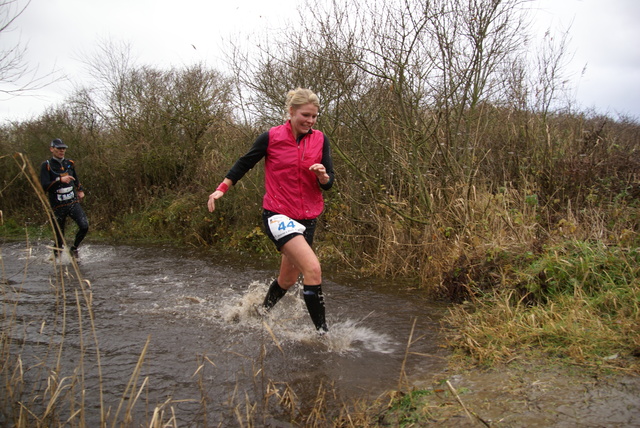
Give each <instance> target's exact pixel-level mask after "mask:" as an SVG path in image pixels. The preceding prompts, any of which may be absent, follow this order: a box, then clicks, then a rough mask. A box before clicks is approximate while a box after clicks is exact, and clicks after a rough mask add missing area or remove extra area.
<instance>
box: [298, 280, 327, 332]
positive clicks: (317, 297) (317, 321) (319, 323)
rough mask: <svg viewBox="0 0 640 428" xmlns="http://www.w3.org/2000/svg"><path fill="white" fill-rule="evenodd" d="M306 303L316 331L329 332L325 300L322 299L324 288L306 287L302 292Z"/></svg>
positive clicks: (318, 286)
mask: <svg viewBox="0 0 640 428" xmlns="http://www.w3.org/2000/svg"><path fill="white" fill-rule="evenodd" d="M302 295H303V296H304V302H305V303H306V304H307V310H308V311H309V315H311V320H312V321H313V324H314V325H315V326H316V330H323V331H329V329H328V328H327V322H326V320H325V310H324V298H323V297H322V287H321V286H320V285H305V286H304V288H303V290H302Z"/></svg>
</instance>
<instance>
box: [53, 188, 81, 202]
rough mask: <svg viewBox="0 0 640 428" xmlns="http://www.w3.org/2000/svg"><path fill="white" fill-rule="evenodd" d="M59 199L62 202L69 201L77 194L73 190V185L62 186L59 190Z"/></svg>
mask: <svg viewBox="0 0 640 428" xmlns="http://www.w3.org/2000/svg"><path fill="white" fill-rule="evenodd" d="M57 193H58V194H57V195H56V196H57V199H58V201H60V202H64V201H68V200H70V199H73V198H74V197H75V196H76V193H75V192H74V191H73V186H71V187H61V188H59V189H58V190H57Z"/></svg>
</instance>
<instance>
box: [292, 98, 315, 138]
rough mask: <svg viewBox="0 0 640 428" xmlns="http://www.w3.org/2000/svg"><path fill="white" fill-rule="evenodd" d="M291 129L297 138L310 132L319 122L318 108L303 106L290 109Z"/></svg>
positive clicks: (309, 105) (310, 105) (311, 105)
mask: <svg viewBox="0 0 640 428" xmlns="http://www.w3.org/2000/svg"><path fill="white" fill-rule="evenodd" d="M289 116H290V117H291V129H292V130H293V135H294V136H295V137H296V138H297V137H299V136H300V135H302V134H306V133H307V132H309V130H310V129H311V128H313V125H315V123H316V121H317V120H318V107H316V106H315V105H313V104H303V105H301V106H299V107H290V108H289Z"/></svg>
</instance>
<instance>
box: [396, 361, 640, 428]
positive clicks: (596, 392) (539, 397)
mask: <svg viewBox="0 0 640 428" xmlns="http://www.w3.org/2000/svg"><path fill="white" fill-rule="evenodd" d="M589 372H591V370H586V369H584V368H580V367H567V366H550V365H549V364H548V362H545V361H537V362H535V363H531V362H529V363H513V364H511V365H509V366H506V367H499V368H494V369H491V370H479V369H477V370H460V371H456V372H455V373H443V374H439V375H437V376H435V377H434V378H432V379H431V381H430V382H425V383H424V384H423V385H422V387H423V388H425V389H428V390H430V391H432V394H429V395H426V396H422V397H420V398H419V399H418V400H416V409H417V412H418V414H420V413H422V415H423V419H422V421H421V422H420V423H418V424H417V425H416V426H422V425H427V426H429V425H434V426H441V427H478V426H491V427H503V428H506V427H509V428H520V427H532V428H545V427H562V428H574V427H584V428H587V427H589V428H595V427H602V428H626V427H640V376H637V375H633V374H624V373H621V374H620V373H619V374H615V375H611V374H610V375H595V374H593V373H591V374H589ZM447 381H448V382H449V384H447V383H446V382H447ZM429 383H430V385H429ZM452 389H453V391H455V394H457V396H456V395H455V394H454V393H453V392H452ZM394 420H397V419H394V418H393V417H389V419H388V422H393V421H394ZM392 425H393V423H392Z"/></svg>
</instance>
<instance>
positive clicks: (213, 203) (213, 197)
mask: <svg viewBox="0 0 640 428" xmlns="http://www.w3.org/2000/svg"><path fill="white" fill-rule="evenodd" d="M222 195H224V193H223V192H221V191H220V190H216V191H215V192H213V193H212V194H210V195H209V202H208V203H207V206H208V207H209V212H210V213H212V212H213V211H215V209H216V199H220V198H221V197H222Z"/></svg>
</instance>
